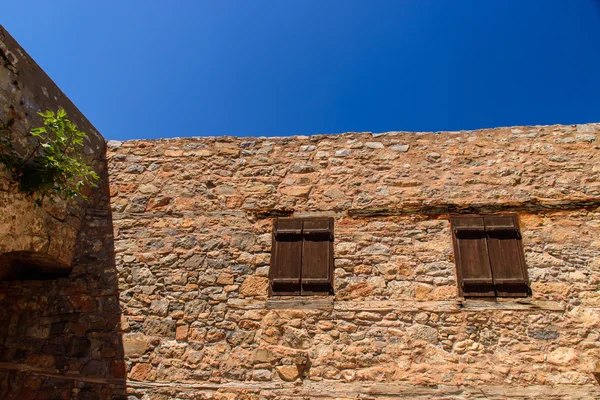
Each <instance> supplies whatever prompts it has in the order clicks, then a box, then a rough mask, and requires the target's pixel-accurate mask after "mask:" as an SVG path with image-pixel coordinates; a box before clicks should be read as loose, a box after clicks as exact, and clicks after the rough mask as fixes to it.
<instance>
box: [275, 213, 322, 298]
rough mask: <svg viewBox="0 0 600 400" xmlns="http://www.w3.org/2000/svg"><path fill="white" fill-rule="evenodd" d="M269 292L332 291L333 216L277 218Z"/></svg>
mask: <svg viewBox="0 0 600 400" xmlns="http://www.w3.org/2000/svg"><path fill="white" fill-rule="evenodd" d="M269 283H270V288H269V294H271V295H277V296H280V295H292V296H293V295H305V296H307V295H328V294H332V293H333V218H278V219H276V220H275V223H274V226H273V243H272V250H271V269H270V272H269Z"/></svg>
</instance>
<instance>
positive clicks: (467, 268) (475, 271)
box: [451, 216, 495, 297]
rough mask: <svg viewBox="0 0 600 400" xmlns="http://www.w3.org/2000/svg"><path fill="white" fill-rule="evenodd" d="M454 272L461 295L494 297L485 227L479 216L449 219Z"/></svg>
mask: <svg viewBox="0 0 600 400" xmlns="http://www.w3.org/2000/svg"><path fill="white" fill-rule="evenodd" d="M451 224H452V227H453V232H457V233H458V232H461V233H466V232H468V235H467V234H461V233H458V234H455V235H454V236H453V239H454V240H453V242H454V254H455V258H456V267H457V268H456V272H457V276H458V282H459V289H460V294H461V296H473V297H487V296H494V295H495V291H494V287H493V277H492V270H491V268H490V260H489V257H488V251H487V242H486V236H485V224H484V222H483V218H482V217H480V216H460V217H453V218H451Z"/></svg>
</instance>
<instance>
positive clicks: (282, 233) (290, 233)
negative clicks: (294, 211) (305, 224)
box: [275, 228, 302, 238]
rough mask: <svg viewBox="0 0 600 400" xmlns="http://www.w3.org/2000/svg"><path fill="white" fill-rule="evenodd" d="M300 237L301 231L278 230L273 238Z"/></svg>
mask: <svg viewBox="0 0 600 400" xmlns="http://www.w3.org/2000/svg"><path fill="white" fill-rule="evenodd" d="M301 235H302V229H285V228H280V229H277V230H276V232H275V236H276V237H277V238H279V237H283V236H301Z"/></svg>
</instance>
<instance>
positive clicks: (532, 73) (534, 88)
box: [0, 0, 600, 140]
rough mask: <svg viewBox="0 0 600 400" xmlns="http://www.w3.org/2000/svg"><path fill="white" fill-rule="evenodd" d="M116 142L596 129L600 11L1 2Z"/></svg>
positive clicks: (306, 1) (562, 2) (445, 5)
mask: <svg viewBox="0 0 600 400" xmlns="http://www.w3.org/2000/svg"><path fill="white" fill-rule="evenodd" d="M0 23H1V24H3V25H4V27H5V28H6V29H8V31H9V32H10V33H11V34H12V35H13V36H14V37H15V38H16V39H17V41H19V43H20V44H21V45H22V46H23V47H24V48H25V49H26V50H27V51H28V52H29V54H31V55H32V56H33V58H34V59H35V60H36V61H37V62H38V63H39V64H40V65H41V66H42V68H44V69H45V70H46V72H47V73H48V74H49V75H50V76H51V77H52V78H53V79H54V81H55V82H56V83H57V84H58V85H59V87H61V89H62V90H63V91H64V92H65V93H66V94H67V95H68V96H69V97H70V98H71V100H73V102H74V103H75V104H76V105H77V106H78V107H79V108H80V109H81V110H82V111H83V112H84V114H85V115H86V116H87V117H88V119H90V120H91V121H92V123H94V125H95V126H96V127H97V128H98V129H99V130H100V132H101V133H102V134H103V135H104V136H105V137H106V138H107V139H119V140H122V139H133V138H156V137H174V136H205V135H209V136H214V135H235V136H287V135H297V134H314V133H337V132H345V131H371V132H382V131H388V130H407V131H440V130H460V129H476V128H486V127H496V126H509V125H537V124H540V125H541V124H555V123H562V124H573V123H585V122H597V121H600V1H599V0H570V1H566V0H537V1H536V0H498V1H496V0H486V1H481V0H429V1H426V0H421V1H416V0H415V1H408V0H404V1H403V0H390V1H384V0H370V1H366V0H365V1H353V0H316V1H312V0H302V1H300V0H297V1H292V0H277V1H274V0H273V1H271V0H269V1H267V0H253V1H249V0H246V1H242V0H238V1H226V0H225V1H201V0H172V1H155V0H146V1H142V0H127V1H123V0H120V1H115V0H106V1H82V0H70V1H66V0H53V1H51V2H48V1H28V0H19V1H6V2H5V3H4V4H3V5H2V18H0Z"/></svg>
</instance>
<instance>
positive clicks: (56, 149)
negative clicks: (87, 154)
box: [0, 109, 98, 205]
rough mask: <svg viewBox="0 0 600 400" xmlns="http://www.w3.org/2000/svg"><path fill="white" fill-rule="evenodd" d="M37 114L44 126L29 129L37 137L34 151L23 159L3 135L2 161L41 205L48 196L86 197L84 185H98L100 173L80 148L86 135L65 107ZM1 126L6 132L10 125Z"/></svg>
mask: <svg viewBox="0 0 600 400" xmlns="http://www.w3.org/2000/svg"><path fill="white" fill-rule="evenodd" d="M38 114H39V115H40V116H41V117H42V118H43V119H44V126H42V127H39V128H35V129H32V130H31V132H30V134H31V135H32V136H33V137H34V138H35V140H34V142H35V144H34V148H33V150H32V151H31V152H30V153H29V155H28V156H27V157H26V158H24V159H21V158H20V157H18V156H17V155H16V152H15V151H14V146H13V145H12V143H10V139H8V138H7V136H8V135H2V136H3V138H2V140H1V141H0V162H2V163H3V164H4V165H5V166H6V167H7V168H8V169H9V170H10V171H12V175H13V178H15V180H16V181H17V182H18V183H19V189H20V190H21V191H22V192H24V193H27V194H29V195H32V196H35V197H36V198H35V201H36V204H38V205H39V204H41V202H42V200H43V199H44V197H46V196H48V195H58V196H59V197H62V198H64V199H67V200H68V199H72V198H74V197H76V196H81V197H83V198H86V197H85V196H84V195H83V193H82V190H83V188H84V187H85V185H90V186H92V187H95V186H96V184H95V181H96V180H97V179H98V174H96V172H94V170H93V169H92V168H91V167H90V166H88V165H87V164H86V163H85V161H84V160H83V156H82V151H81V150H82V147H83V140H84V139H85V138H86V137H87V135H86V134H85V132H81V131H80V130H79V129H77V125H75V124H74V123H72V122H71V121H70V120H69V119H67V113H66V112H65V110H62V109H60V110H58V112H56V113H54V112H52V111H46V112H43V113H38ZM2 128H3V129H2V130H3V131H6V130H8V129H10V126H6V125H5V126H3V127H2Z"/></svg>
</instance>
